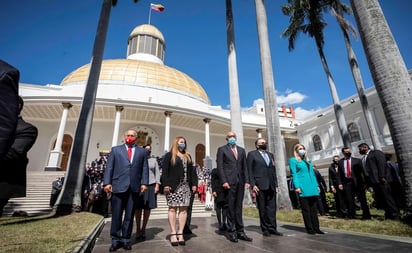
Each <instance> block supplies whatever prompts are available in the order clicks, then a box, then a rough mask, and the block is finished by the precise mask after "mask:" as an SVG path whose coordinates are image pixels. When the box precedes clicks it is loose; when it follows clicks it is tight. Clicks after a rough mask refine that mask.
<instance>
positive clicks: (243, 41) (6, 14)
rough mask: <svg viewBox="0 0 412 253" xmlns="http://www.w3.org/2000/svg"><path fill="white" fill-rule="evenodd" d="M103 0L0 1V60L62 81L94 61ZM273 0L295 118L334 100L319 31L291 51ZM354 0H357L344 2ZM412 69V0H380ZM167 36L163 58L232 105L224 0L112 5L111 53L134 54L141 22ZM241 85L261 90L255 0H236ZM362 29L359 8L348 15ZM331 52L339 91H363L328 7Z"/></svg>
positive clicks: (278, 54) (276, 65) (251, 93)
mask: <svg viewBox="0 0 412 253" xmlns="http://www.w3.org/2000/svg"><path fill="white" fill-rule="evenodd" d="M102 2H103V1H102V0H83V1H63V0H36V1H32V0H20V1H3V2H2V3H1V4H0V6H1V7H0V19H1V23H2V24H3V25H2V29H1V34H0V59H2V60H4V61H6V62H8V63H10V64H11V65H13V66H15V67H16V68H18V69H19V70H20V82H21V83H29V84H37V85H46V84H56V85H58V84H60V82H61V81H62V80H63V79H64V77H65V76H66V75H68V74H69V73H70V72H72V71H74V70H75V69H77V68H79V67H81V66H83V65H85V64H88V63H90V61H91V55H92V49H93V44H94V39H95V35H96V30H97V23H98V20H99V17H100V12H101V7H102ZM265 2H266V12H267V18H268V30H269V41H270V50H271V56H272V65H273V73H274V82H275V89H276V94H277V102H278V104H279V106H280V105H286V106H288V107H289V106H292V107H294V108H295V111H296V114H297V118H305V117H307V116H308V115H309V114H311V113H314V112H315V111H316V110H319V109H321V108H325V107H328V106H330V105H331V104H332V103H333V102H332V97H331V95H330V90H329V86H328V82H327V79H326V75H325V72H324V71H323V68H322V65H321V62H320V58H319V54H318V52H317V49H316V45H315V42H314V40H313V39H311V38H309V37H308V36H307V35H304V34H301V35H300V36H298V37H297V39H296V42H295V49H294V50H293V51H291V52H290V51H289V50H288V40H287V38H282V37H281V33H282V31H283V30H284V29H286V28H287V26H288V24H289V18H288V17H287V16H284V15H283V14H282V12H281V8H280V7H281V5H283V4H286V2H287V1H286V0H280V1H273V0H272V1H270V0H267V1H265ZM343 2H345V3H347V4H349V0H343ZM379 2H380V4H381V7H382V10H383V12H384V15H385V17H386V19H387V22H388V24H389V27H390V29H391V31H392V34H393V36H394V38H395V41H396V42H397V44H398V47H399V50H400V52H401V54H402V56H403V59H404V61H405V65H406V67H407V69H411V68H412V32H411V31H410V24H411V23H412V16H411V15H410V13H411V12H412V1H409V0H380V1H379ZM150 3H156V4H162V5H163V6H164V7H165V9H164V11H163V12H155V11H152V12H151V14H150V24H151V25H154V26H156V27H157V28H158V29H159V30H160V31H161V32H162V33H163V35H164V38H165V42H166V54H165V65H167V66H169V67H172V68H175V69H177V70H179V71H182V72H184V73H186V74H187V75H189V76H190V77H191V78H193V79H194V80H196V81H197V82H198V83H200V84H201V85H202V87H203V88H204V90H205V91H206V93H207V94H208V96H209V99H210V102H211V104H212V105H214V106H217V105H220V106H221V107H222V108H224V109H228V108H229V105H230V98H229V85H228V82H229V80H228V60H227V44H226V43H227V40H226V38H227V37H226V5H225V1H223V0H220V1H219V0H212V1H210V0H209V1H199V0H198V1H193V0H159V1H154V0H153V1H146V0H140V1H139V2H138V3H137V4H135V3H134V2H133V1H132V0H119V1H118V4H117V6H116V7H114V8H112V11H111V16H110V23H109V30H108V34H107V39H106V45H105V52H104V59H120V58H126V50H127V39H128V36H129V34H130V33H131V31H132V30H133V29H134V28H135V27H136V26H138V25H141V24H147V23H148V22H149V13H150ZM232 7H233V18H234V29H235V46H236V58H237V72H238V85H239V94H240V102H241V107H242V108H243V109H247V108H250V107H252V106H253V105H254V104H255V103H258V102H261V101H262V98H263V89H262V80H261V68H260V56H259V45H258V38H257V28H256V13H255V5H254V1H253V0H232ZM346 18H347V19H348V20H349V21H351V22H352V24H353V25H354V26H355V27H356V23H355V20H354V18H353V16H346ZM325 21H326V22H327V23H328V25H327V27H326V28H325V30H324V33H325V45H324V52H325V55H326V59H327V62H328V64H329V67H330V70H331V73H332V76H333V78H334V81H335V85H336V88H337V91H338V96H339V98H340V99H345V98H348V97H349V96H351V95H353V94H355V93H356V88H355V84H354V82H353V78H352V75H351V72H350V69H349V65H348V62H347V55H346V48H345V45H344V42H343V37H342V34H341V31H340V29H339V27H338V26H337V24H336V20H335V19H334V18H333V17H332V16H331V15H330V14H328V13H326V14H325ZM352 46H353V48H354V51H355V54H356V57H357V59H358V62H359V66H360V71H361V74H362V77H363V82H364V85H365V87H366V88H368V87H371V86H373V81H372V78H371V75H370V71H369V68H368V65H367V62H366V58H365V55H364V51H363V48H362V43H361V40H360V39H359V38H358V39H356V38H352Z"/></svg>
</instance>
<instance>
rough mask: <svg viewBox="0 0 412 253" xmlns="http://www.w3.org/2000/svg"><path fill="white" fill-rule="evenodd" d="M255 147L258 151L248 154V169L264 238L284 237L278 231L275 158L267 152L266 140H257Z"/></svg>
mask: <svg viewBox="0 0 412 253" xmlns="http://www.w3.org/2000/svg"><path fill="white" fill-rule="evenodd" d="M255 146H256V150H254V151H250V152H249V153H248V154H247V168H248V170H249V178H250V186H251V187H252V190H253V191H254V192H255V193H256V201H257V208H258V210H259V221H260V228H261V230H262V233H263V236H270V235H271V234H273V235H278V236H282V233H279V232H278V231H277V224H276V193H277V192H278V191H279V189H278V180H277V178H276V168H275V161H274V156H273V154H272V153H270V152H268V151H266V149H267V145H266V140H265V139H263V138H259V139H257V140H256V141H255Z"/></svg>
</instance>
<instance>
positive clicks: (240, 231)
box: [216, 132, 252, 242]
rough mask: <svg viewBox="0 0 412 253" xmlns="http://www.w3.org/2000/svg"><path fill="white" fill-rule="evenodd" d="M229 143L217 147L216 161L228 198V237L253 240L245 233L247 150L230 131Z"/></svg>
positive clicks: (232, 239)
mask: <svg viewBox="0 0 412 253" xmlns="http://www.w3.org/2000/svg"><path fill="white" fill-rule="evenodd" d="M226 141H227V144H226V145H224V146H221V147H219V148H218V149H217V155H216V163H217V170H218V173H219V178H220V182H221V184H222V186H223V188H224V191H225V195H226V196H227V200H228V210H229V213H228V223H229V224H228V225H229V227H228V230H227V232H228V234H227V236H228V239H229V240H230V241H231V242H238V239H240V240H244V241H252V238H250V237H248V236H247V235H246V234H245V231H244V226H243V217H242V209H243V197H244V193H245V188H247V189H249V174H248V170H247V166H246V151H245V149H244V148H242V147H239V146H237V145H236V134H235V133H234V132H228V133H227V135H226Z"/></svg>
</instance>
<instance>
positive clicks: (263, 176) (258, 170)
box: [246, 150, 278, 191]
mask: <svg viewBox="0 0 412 253" xmlns="http://www.w3.org/2000/svg"><path fill="white" fill-rule="evenodd" d="M266 153H267V154H268V156H269V165H267V164H266V161H265V159H264V158H263V156H262V154H261V153H260V152H259V151H258V150H254V151H250V152H249V153H248V154H247V159H246V160H247V168H248V170H249V178H250V186H251V187H252V188H253V186H255V185H256V186H257V187H258V188H259V189H260V190H269V189H272V190H273V191H275V190H276V187H278V180H277V178H276V168H275V162H274V157H273V154H272V153H270V152H266Z"/></svg>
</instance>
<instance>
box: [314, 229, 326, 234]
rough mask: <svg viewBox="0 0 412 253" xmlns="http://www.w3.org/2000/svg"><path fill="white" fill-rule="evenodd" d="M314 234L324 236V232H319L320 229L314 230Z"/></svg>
mask: <svg viewBox="0 0 412 253" xmlns="http://www.w3.org/2000/svg"><path fill="white" fill-rule="evenodd" d="M315 233H316V234H320V235H323V234H325V232H323V231H322V230H320V229H316V230H315Z"/></svg>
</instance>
